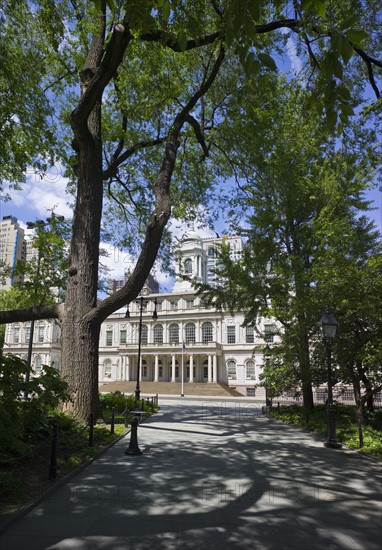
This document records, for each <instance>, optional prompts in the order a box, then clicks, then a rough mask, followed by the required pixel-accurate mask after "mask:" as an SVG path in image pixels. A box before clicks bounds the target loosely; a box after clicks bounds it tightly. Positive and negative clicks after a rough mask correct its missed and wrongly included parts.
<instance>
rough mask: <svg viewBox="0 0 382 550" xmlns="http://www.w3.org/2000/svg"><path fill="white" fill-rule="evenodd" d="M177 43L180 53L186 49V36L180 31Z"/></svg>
mask: <svg viewBox="0 0 382 550" xmlns="http://www.w3.org/2000/svg"><path fill="white" fill-rule="evenodd" d="M178 42H179V46H180V49H181V51H182V52H184V50H185V49H186V48H187V34H186V33H185V32H184V30H183V29H181V30H180V31H179V33H178Z"/></svg>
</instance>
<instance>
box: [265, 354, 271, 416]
mask: <svg viewBox="0 0 382 550" xmlns="http://www.w3.org/2000/svg"><path fill="white" fill-rule="evenodd" d="M264 359H265V366H266V367H267V368H268V367H269V362H270V359H271V348H270V347H269V344H267V345H266V346H265V348H264ZM268 376H269V370H268V372H267V376H266V378H265V384H266V385H265V405H266V406H267V407H272V399H271V398H269V387H268V379H267V377H268Z"/></svg>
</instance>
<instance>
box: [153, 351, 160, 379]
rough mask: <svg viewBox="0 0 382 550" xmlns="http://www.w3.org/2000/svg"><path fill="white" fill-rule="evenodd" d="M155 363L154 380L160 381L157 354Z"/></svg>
mask: <svg viewBox="0 0 382 550" xmlns="http://www.w3.org/2000/svg"><path fill="white" fill-rule="evenodd" d="M154 361H155V365H154V382H158V380H159V361H158V355H155V359H154Z"/></svg>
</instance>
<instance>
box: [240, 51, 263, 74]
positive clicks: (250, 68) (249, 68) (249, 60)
mask: <svg viewBox="0 0 382 550" xmlns="http://www.w3.org/2000/svg"><path fill="white" fill-rule="evenodd" d="M243 66H244V71H245V74H246V75H247V76H250V75H252V74H253V73H255V72H256V70H257V69H258V66H259V62H258V61H257V59H256V57H255V56H254V54H253V53H252V52H249V54H248V55H247V57H246V58H245V61H244V65H243Z"/></svg>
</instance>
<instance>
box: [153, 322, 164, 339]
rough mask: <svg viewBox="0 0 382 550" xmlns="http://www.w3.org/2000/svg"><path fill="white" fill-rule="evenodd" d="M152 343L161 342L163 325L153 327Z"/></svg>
mask: <svg viewBox="0 0 382 550" xmlns="http://www.w3.org/2000/svg"><path fill="white" fill-rule="evenodd" d="M154 344H163V325H155V327H154Z"/></svg>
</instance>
